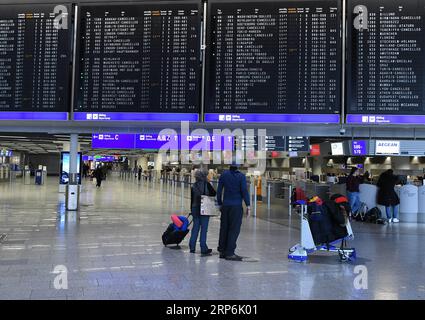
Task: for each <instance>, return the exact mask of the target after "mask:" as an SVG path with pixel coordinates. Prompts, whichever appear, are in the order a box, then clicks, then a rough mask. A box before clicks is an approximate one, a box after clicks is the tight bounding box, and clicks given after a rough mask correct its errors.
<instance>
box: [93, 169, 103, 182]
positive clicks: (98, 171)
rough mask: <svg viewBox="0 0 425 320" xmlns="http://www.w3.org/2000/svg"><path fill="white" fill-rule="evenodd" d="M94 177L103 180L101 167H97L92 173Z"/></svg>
mask: <svg viewBox="0 0 425 320" xmlns="http://www.w3.org/2000/svg"><path fill="white" fill-rule="evenodd" d="M93 175H94V177H95V178H96V179H98V180H103V171H102V169H101V168H97V169H96V170H94V173H93Z"/></svg>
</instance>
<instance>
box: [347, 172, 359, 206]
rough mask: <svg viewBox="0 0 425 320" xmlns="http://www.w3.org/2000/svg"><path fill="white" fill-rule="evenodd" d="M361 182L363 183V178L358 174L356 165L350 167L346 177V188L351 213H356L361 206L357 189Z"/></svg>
mask: <svg viewBox="0 0 425 320" xmlns="http://www.w3.org/2000/svg"><path fill="white" fill-rule="evenodd" d="M361 183H363V179H362V178H361V177H360V176H359V169H358V168H356V167H354V168H351V172H350V175H349V176H348V178H347V184H346V190H347V196H348V199H349V200H350V206H351V212H353V213H356V212H357V211H358V210H359V209H360V206H361V203H360V189H359V186H360V184H361Z"/></svg>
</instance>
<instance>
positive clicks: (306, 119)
mask: <svg viewBox="0 0 425 320" xmlns="http://www.w3.org/2000/svg"><path fill="white" fill-rule="evenodd" d="M204 120H205V122H223V123H229V122H233V123H236V122H258V123H340V116H339V115H338V114H218V113H207V114H205V117H204Z"/></svg>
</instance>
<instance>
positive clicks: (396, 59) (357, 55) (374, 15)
mask: <svg viewBox="0 0 425 320" xmlns="http://www.w3.org/2000/svg"><path fill="white" fill-rule="evenodd" d="M347 10H348V15H347V19H348V22H347V24H348V31H349V32H348V38H347V48H348V52H347V61H348V64H347V118H346V122H347V123H354V124H425V36H424V31H425V2H424V1H423V0H398V1H395V0H361V1H360V0H350V1H348V9H347Z"/></svg>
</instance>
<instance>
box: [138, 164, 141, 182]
mask: <svg viewBox="0 0 425 320" xmlns="http://www.w3.org/2000/svg"><path fill="white" fill-rule="evenodd" d="M140 179H142V166H139V169H138V170H137V180H139V181H140Z"/></svg>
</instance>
